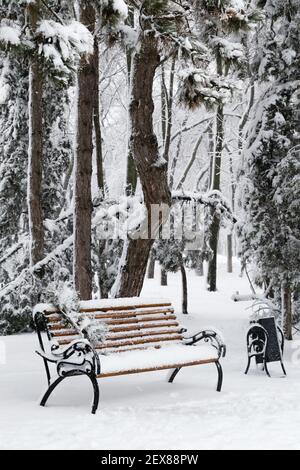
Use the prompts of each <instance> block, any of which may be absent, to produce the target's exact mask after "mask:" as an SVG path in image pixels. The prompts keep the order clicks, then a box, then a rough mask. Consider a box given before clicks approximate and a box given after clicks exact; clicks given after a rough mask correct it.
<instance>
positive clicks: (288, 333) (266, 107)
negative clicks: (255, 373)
mask: <svg viewBox="0 0 300 470" xmlns="http://www.w3.org/2000/svg"><path fill="white" fill-rule="evenodd" d="M264 10H265V12H266V15H267V19H266V24H265V47H264V49H263V52H262V55H261V57H260V61H258V65H259V68H258V72H259V79H260V86H261V93H260V96H259V97H258V99H257V102H256V104H255V106H254V109H253V113H252V124H251V126H249V127H248V137H247V148H246V157H247V163H246V165H247V170H246V177H247V180H246V185H245V191H244V192H245V196H244V200H243V208H244V222H243V224H242V226H241V230H240V232H241V240H242V243H241V251H242V254H243V257H244V261H245V262H247V261H252V262H253V263H254V264H255V265H256V267H257V269H258V278H257V279H256V280H257V282H259V283H260V284H263V285H269V284H270V283H271V285H272V291H273V292H274V295H275V298H276V299H280V297H281V304H282V314H283V329H284V334H285V337H286V338H287V339H291V337H292V296H293V292H294V291H297V290H298V289H299V281H300V269H299V266H300V258H299V238H300V234H299V223H298V220H297V213H299V210H300V199H299V189H298V188H299V184H298V183H299V155H300V154H299V144H300V140H299V111H298V106H299V89H300V87H299V83H300V82H299V79H300V72H299V70H300V68H299V66H300V54H299V26H300V4H299V1H298V0H292V1H290V2H288V3H286V2H282V1H279V0H278V1H275V2H269V1H267V2H264ZM291 191H293V192H291Z"/></svg>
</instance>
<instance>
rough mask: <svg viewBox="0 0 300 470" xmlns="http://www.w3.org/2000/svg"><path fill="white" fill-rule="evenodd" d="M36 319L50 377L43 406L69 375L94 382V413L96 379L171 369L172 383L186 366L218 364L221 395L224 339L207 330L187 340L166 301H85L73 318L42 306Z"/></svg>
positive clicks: (170, 306) (40, 352) (136, 299)
mask: <svg viewBox="0 0 300 470" xmlns="http://www.w3.org/2000/svg"><path fill="white" fill-rule="evenodd" d="M34 321H35V325H36V330H37V333H38V338H39V343H40V350H38V351H37V353H38V354H39V355H40V356H41V357H42V358H43V361H44V365H45V369H46V374H47V379H48V389H47V391H46V393H45V395H44V396H43V398H42V400H41V403H40V404H41V405H42V406H44V405H45V404H46V401H47V399H48V398H49V396H50V394H51V393H52V391H53V390H54V388H55V387H56V386H57V385H58V384H59V383H60V382H61V381H62V380H63V379H64V378H66V377H70V376H76V375H82V374H85V375H87V376H88V377H89V378H90V380H91V382H92V384H93V387H94V401H93V407H92V413H95V412H96V410H97V407H98V402H99V388H98V382H97V378H103V377H111V376H117V375H125V374H133V373H138V372H149V371H155V370H162V369H171V370H172V371H171V374H170V377H169V382H173V380H174V378H175V377H176V375H177V373H178V372H179V371H180V369H181V368H182V367H187V366H194V365H199V364H207V363H214V364H215V365H216V367H217V371H218V384H217V391H221V387H222V379H223V373H222V368H221V365H220V362H219V359H220V357H222V356H225V351H226V349H225V345H224V344H223V342H222V340H221V338H220V336H219V335H217V333H215V332H214V331H212V330H206V331H201V332H200V333H198V334H196V335H193V336H191V337H185V336H184V335H183V333H185V331H186V330H184V329H183V328H181V327H180V325H179V323H178V321H177V318H176V316H175V314H174V309H173V307H172V305H171V303H170V302H168V301H165V300H156V301H153V300H149V299H148V300H146V299H141V298H128V299H124V298H123V299H109V300H107V299H103V300H91V301H82V302H81V303H80V314H79V315H76V314H75V316H74V314H73V315H70V314H67V313H66V312H64V311H61V310H59V309H57V308H55V307H53V306H51V305H45V304H39V305H37V306H36V307H35V309H34ZM78 325H79V326H78ZM95 328H96V333H98V335H99V336H98V340H97V335H96V334H95ZM97 328H98V330H99V331H97ZM43 330H45V332H46V337H47V338H48V340H49V344H48V347H45V343H44V339H45V334H44V333H42V331H43ZM95 337H96V339H95ZM99 338H100V339H99ZM200 342H201V344H199V343H200ZM196 345H197V346H196ZM49 362H50V363H54V364H55V365H56V372H57V375H56V377H54V378H53V379H52V378H51V374H50V368H49Z"/></svg>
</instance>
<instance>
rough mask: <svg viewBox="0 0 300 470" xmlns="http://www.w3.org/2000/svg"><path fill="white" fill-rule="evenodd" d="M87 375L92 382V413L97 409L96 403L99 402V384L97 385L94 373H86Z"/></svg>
mask: <svg viewBox="0 0 300 470" xmlns="http://www.w3.org/2000/svg"><path fill="white" fill-rule="evenodd" d="M88 376H89V378H90V380H91V382H92V384H93V389H94V400H93V406H92V414H93V415H94V414H95V413H96V411H97V408H98V404H99V386H98V381H97V378H96V377H95V375H90V374H88Z"/></svg>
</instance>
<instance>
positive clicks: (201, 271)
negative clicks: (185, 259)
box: [195, 261, 204, 277]
mask: <svg viewBox="0 0 300 470" xmlns="http://www.w3.org/2000/svg"><path fill="white" fill-rule="evenodd" d="M195 271H196V274H197V276H199V277H201V276H203V274H204V269H203V261H201V263H199V265H198V266H197V268H196V270H195Z"/></svg>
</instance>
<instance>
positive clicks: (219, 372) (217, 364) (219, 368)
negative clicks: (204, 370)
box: [215, 361, 223, 392]
mask: <svg viewBox="0 0 300 470" xmlns="http://www.w3.org/2000/svg"><path fill="white" fill-rule="evenodd" d="M215 364H216V367H217V370H218V384H217V392H220V391H221V389H222V383H223V371H222V367H221V364H220V363H219V361H216V363H215Z"/></svg>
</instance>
